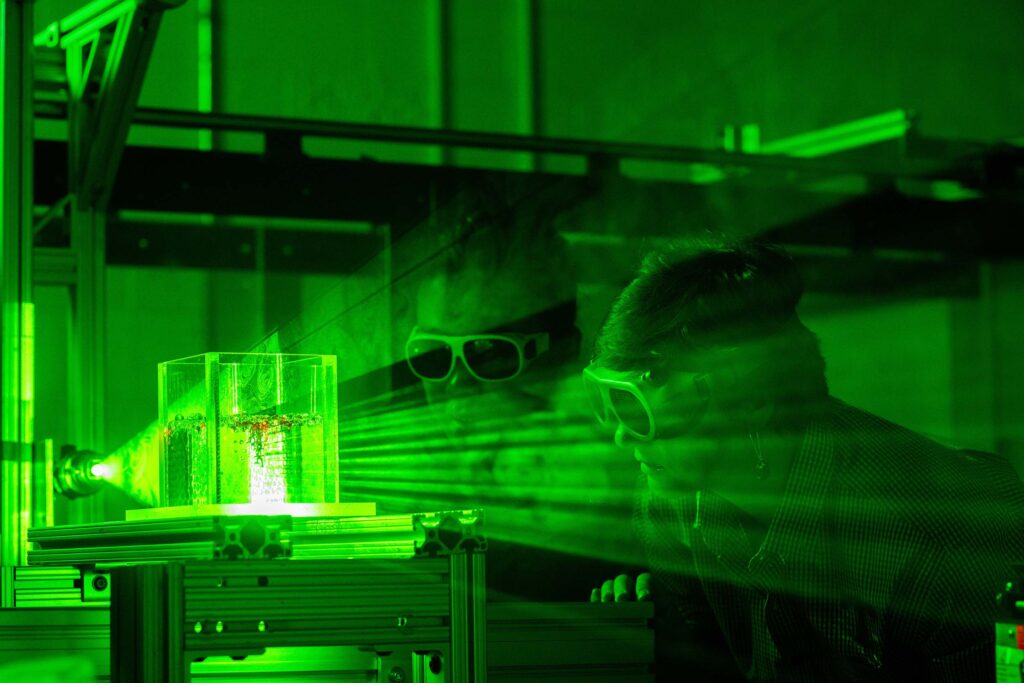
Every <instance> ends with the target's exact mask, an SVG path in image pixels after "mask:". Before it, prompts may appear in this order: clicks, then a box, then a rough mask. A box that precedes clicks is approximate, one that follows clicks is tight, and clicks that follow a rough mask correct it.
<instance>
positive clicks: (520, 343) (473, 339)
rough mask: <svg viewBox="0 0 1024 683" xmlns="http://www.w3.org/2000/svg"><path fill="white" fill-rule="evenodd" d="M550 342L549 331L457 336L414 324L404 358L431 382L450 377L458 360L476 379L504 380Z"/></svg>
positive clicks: (419, 375)
mask: <svg viewBox="0 0 1024 683" xmlns="http://www.w3.org/2000/svg"><path fill="white" fill-rule="evenodd" d="M550 343H551V339H550V336H549V335H548V333H547V332H538V333H535V334H517V333H513V332H509V333H504V332H498V333H494V334H467V335H460V336H454V335H447V334H428V333H426V332H421V331H420V330H419V328H413V331H412V334H411V335H409V340H408V341H407V342H406V343H405V358H406V361H407V362H408V363H409V369H410V370H412V372H413V374H414V375H416V376H417V377H419V378H420V379H423V380H427V381H428V382H443V381H445V380H447V379H448V378H449V377H451V375H452V373H453V372H454V371H455V363H456V361H458V360H461V361H462V365H463V366H464V367H465V368H466V370H467V371H469V374H470V375H471V376H472V377H473V378H474V379H476V380H477V381H480V382H503V381H506V380H510V379H515V378H516V377H518V376H519V375H520V374H522V372H523V370H525V369H526V368H527V366H529V364H530V363H532V362H533V361H534V360H535V359H536V358H537V356H539V355H540V354H542V353H544V352H545V351H547V350H548V347H549V346H550Z"/></svg>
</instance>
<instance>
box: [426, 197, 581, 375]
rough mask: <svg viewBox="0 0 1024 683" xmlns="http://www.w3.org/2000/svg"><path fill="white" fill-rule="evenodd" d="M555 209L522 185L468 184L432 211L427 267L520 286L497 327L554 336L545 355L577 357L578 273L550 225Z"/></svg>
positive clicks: (493, 284) (548, 358)
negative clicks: (513, 307)
mask: <svg viewBox="0 0 1024 683" xmlns="http://www.w3.org/2000/svg"><path fill="white" fill-rule="evenodd" d="M558 210H559V207H558V206H556V205H554V204H552V203H551V202H550V201H545V200H544V199H543V198H540V197H537V196H534V195H531V194H530V193H528V192H523V190H522V189H520V188H509V187H505V186H499V185H496V184H494V183H485V184H483V185H482V186H473V187H470V188H466V189H465V190H463V191H462V192H460V193H459V194H458V195H457V196H456V197H455V198H454V200H453V201H451V202H450V203H449V204H448V205H447V206H446V207H445V208H444V209H443V210H442V211H440V212H439V214H438V216H437V221H438V222H439V223H440V226H439V227H440V230H439V231H438V240H439V246H440V247H441V249H440V253H439V257H440V258H439V259H438V261H437V263H436V265H435V269H434V270H433V271H428V272H433V273H440V274H441V275H442V276H443V277H446V278H449V279H452V280H458V279H459V278H460V277H467V276H471V277H472V276H476V275H484V276H486V280H485V281H483V282H481V283H477V284H478V285H479V286H485V287H486V286H490V287H509V286H514V287H515V288H516V290H517V291H521V292H522V294H523V297H524V301H523V302H522V304H523V306H522V308H521V309H520V310H517V311H516V313H514V314H512V317H511V318H510V319H508V320H504V321H502V325H501V329H502V330H503V331H523V332H548V333H549V334H551V344H552V346H551V351H550V353H548V354H546V357H545V361H565V360H576V359H578V357H579V352H580V333H579V330H578V328H577V327H576V313H577V292H576V272H575V268H574V266H573V263H572V259H571V257H570V253H569V245H568V243H567V242H566V240H565V238H564V237H562V235H561V234H559V233H558V231H557V230H556V229H555V215H556V213H557V212H558ZM480 331H481V332H483V331H484V330H480Z"/></svg>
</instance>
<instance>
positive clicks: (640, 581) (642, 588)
mask: <svg viewBox="0 0 1024 683" xmlns="http://www.w3.org/2000/svg"><path fill="white" fill-rule="evenodd" d="M636 599H637V600H639V601H640V602H647V601H649V600H650V599H651V573H650V572H644V573H643V574H641V575H640V576H638V577H636Z"/></svg>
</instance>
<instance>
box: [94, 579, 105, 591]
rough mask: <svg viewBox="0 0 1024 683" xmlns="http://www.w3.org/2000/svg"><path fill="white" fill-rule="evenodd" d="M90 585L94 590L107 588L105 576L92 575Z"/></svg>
mask: <svg viewBox="0 0 1024 683" xmlns="http://www.w3.org/2000/svg"><path fill="white" fill-rule="evenodd" d="M92 587H93V588H94V589H95V590H98V591H105V590H107V577H105V576H96V577H94V578H93V580H92Z"/></svg>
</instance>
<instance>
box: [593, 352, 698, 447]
mask: <svg viewBox="0 0 1024 683" xmlns="http://www.w3.org/2000/svg"><path fill="white" fill-rule="evenodd" d="M680 375H681V376H680V377H677V379H676V381H674V391H673V392H672V396H671V398H670V400H669V401H668V403H669V404H670V405H671V411H670V412H671V414H670V415H665V416H663V417H662V419H661V420H660V423H661V424H658V423H657V422H655V419H654V411H653V410H652V409H651V402H650V400H649V399H648V396H647V393H645V389H646V390H647V391H651V392H653V391H658V390H660V388H659V387H655V386H654V383H653V382H652V381H651V373H649V372H646V373H643V374H641V375H639V377H638V378H637V379H635V380H633V379H627V377H628V375H626V374H625V373H615V372H611V371H608V370H606V369H604V368H598V367H595V366H593V365H591V366H589V367H587V368H584V370H583V383H584V386H585V387H586V392H587V398H588V400H589V401H590V405H591V407H592V408H593V410H594V414H595V415H596V417H597V421H598V422H599V423H601V425H602V426H605V427H615V430H616V431H618V430H619V429H621V430H623V431H624V432H625V433H626V434H628V435H629V436H631V437H633V438H634V439H636V440H638V441H653V440H654V438H655V436H657V435H658V433H659V431H660V432H661V434H662V436H667V435H671V434H675V433H676V432H685V431H687V430H688V429H689V428H692V426H693V424H694V422H695V421H696V420H697V419H698V418H699V416H700V414H701V413H702V412H703V409H704V407H705V406H706V405H707V403H708V401H709V400H710V398H711V385H710V380H709V378H708V376H707V375H706V374H693V373H680ZM634 376H635V375H634ZM645 385H647V386H645ZM648 386H649V387H650V388H647V387H648Z"/></svg>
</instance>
